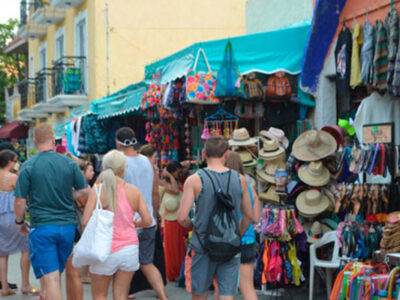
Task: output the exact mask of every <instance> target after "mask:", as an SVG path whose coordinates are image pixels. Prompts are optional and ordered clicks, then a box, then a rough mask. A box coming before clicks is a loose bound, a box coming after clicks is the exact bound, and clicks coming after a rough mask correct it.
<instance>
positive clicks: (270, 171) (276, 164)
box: [257, 160, 284, 184]
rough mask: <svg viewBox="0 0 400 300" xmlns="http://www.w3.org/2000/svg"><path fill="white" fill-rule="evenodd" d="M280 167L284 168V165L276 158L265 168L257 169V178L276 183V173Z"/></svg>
mask: <svg viewBox="0 0 400 300" xmlns="http://www.w3.org/2000/svg"><path fill="white" fill-rule="evenodd" d="M279 168H284V165H283V164H282V163H281V162H280V161H278V160H274V161H271V162H268V163H267V164H266V166H265V168H264V169H262V170H257V178H258V179H259V180H261V181H263V182H265V183H273V184H275V173H276V170H277V169H279Z"/></svg>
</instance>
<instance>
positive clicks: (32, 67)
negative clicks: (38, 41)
mask: <svg viewBox="0 0 400 300" xmlns="http://www.w3.org/2000/svg"><path fill="white" fill-rule="evenodd" d="M28 67H29V79H32V78H34V77H35V56H34V55H33V53H31V54H30V55H29V66H28Z"/></svg>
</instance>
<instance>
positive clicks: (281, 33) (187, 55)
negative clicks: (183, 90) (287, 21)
mask: <svg viewBox="0 0 400 300" xmlns="http://www.w3.org/2000/svg"><path fill="white" fill-rule="evenodd" d="M309 30H310V25H309V24H302V25H299V26H297V27H290V28H285V29H280V30H276V31H268V32H263V33H257V34H251V35H244V36H238V37H233V38H228V39H221V40H214V41H209V42H202V43H196V44H194V45H192V46H189V47H187V48H185V49H183V50H181V51H179V52H176V53H174V54H172V55H170V56H167V57H165V58H164V59H161V60H159V61H157V62H154V63H152V64H149V65H147V66H146V69H145V79H146V80H148V81H151V80H152V77H153V75H154V74H157V73H158V72H161V75H162V77H161V82H162V83H166V82H168V81H171V80H174V79H176V78H178V77H181V76H184V75H185V74H186V71H187V70H188V69H189V68H192V67H193V64H194V60H195V57H196V54H197V52H198V50H199V48H203V49H204V51H205V53H206V56H207V59H208V61H209V63H210V66H211V69H212V70H213V71H215V72H217V71H218V69H219V67H220V64H221V62H222V59H223V56H224V50H225V45H226V43H227V42H228V41H231V43H232V46H233V51H234V55H235V59H236V61H237V63H238V66H239V70H240V72H241V73H242V74H246V73H249V72H252V71H256V72H260V73H265V74H271V73H275V72H277V71H285V72H287V73H290V74H298V73H300V71H301V67H302V61H303V53H304V48H305V46H306V43H307V37H308V33H309ZM198 69H200V70H206V65H205V63H204V61H203V60H202V59H200V60H199V66H198Z"/></svg>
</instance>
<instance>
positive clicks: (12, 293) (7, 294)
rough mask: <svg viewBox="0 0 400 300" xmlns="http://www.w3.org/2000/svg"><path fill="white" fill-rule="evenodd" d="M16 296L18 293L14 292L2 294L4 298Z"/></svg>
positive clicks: (9, 291)
mask: <svg viewBox="0 0 400 300" xmlns="http://www.w3.org/2000/svg"><path fill="white" fill-rule="evenodd" d="M15 294H16V292H14V291H13V290H8V291H7V292H5V293H4V292H1V296H2V297H8V296H14V295H15Z"/></svg>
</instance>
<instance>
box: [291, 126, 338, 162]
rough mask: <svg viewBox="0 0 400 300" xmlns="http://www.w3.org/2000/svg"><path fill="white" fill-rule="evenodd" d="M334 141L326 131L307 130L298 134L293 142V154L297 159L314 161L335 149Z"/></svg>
mask: <svg viewBox="0 0 400 300" xmlns="http://www.w3.org/2000/svg"><path fill="white" fill-rule="evenodd" d="M336 147H337V144H336V141H335V139H334V137H333V136H332V135H330V134H329V133H328V132H325V131H320V130H309V131H306V132H304V133H303V134H302V135H300V136H299V137H298V138H297V139H296V141H295V142H294V144H293V154H294V156H295V157H296V158H297V159H298V160H302V161H316V160H320V159H322V158H325V157H327V156H329V155H331V154H332V153H334V152H335V151H336Z"/></svg>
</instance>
